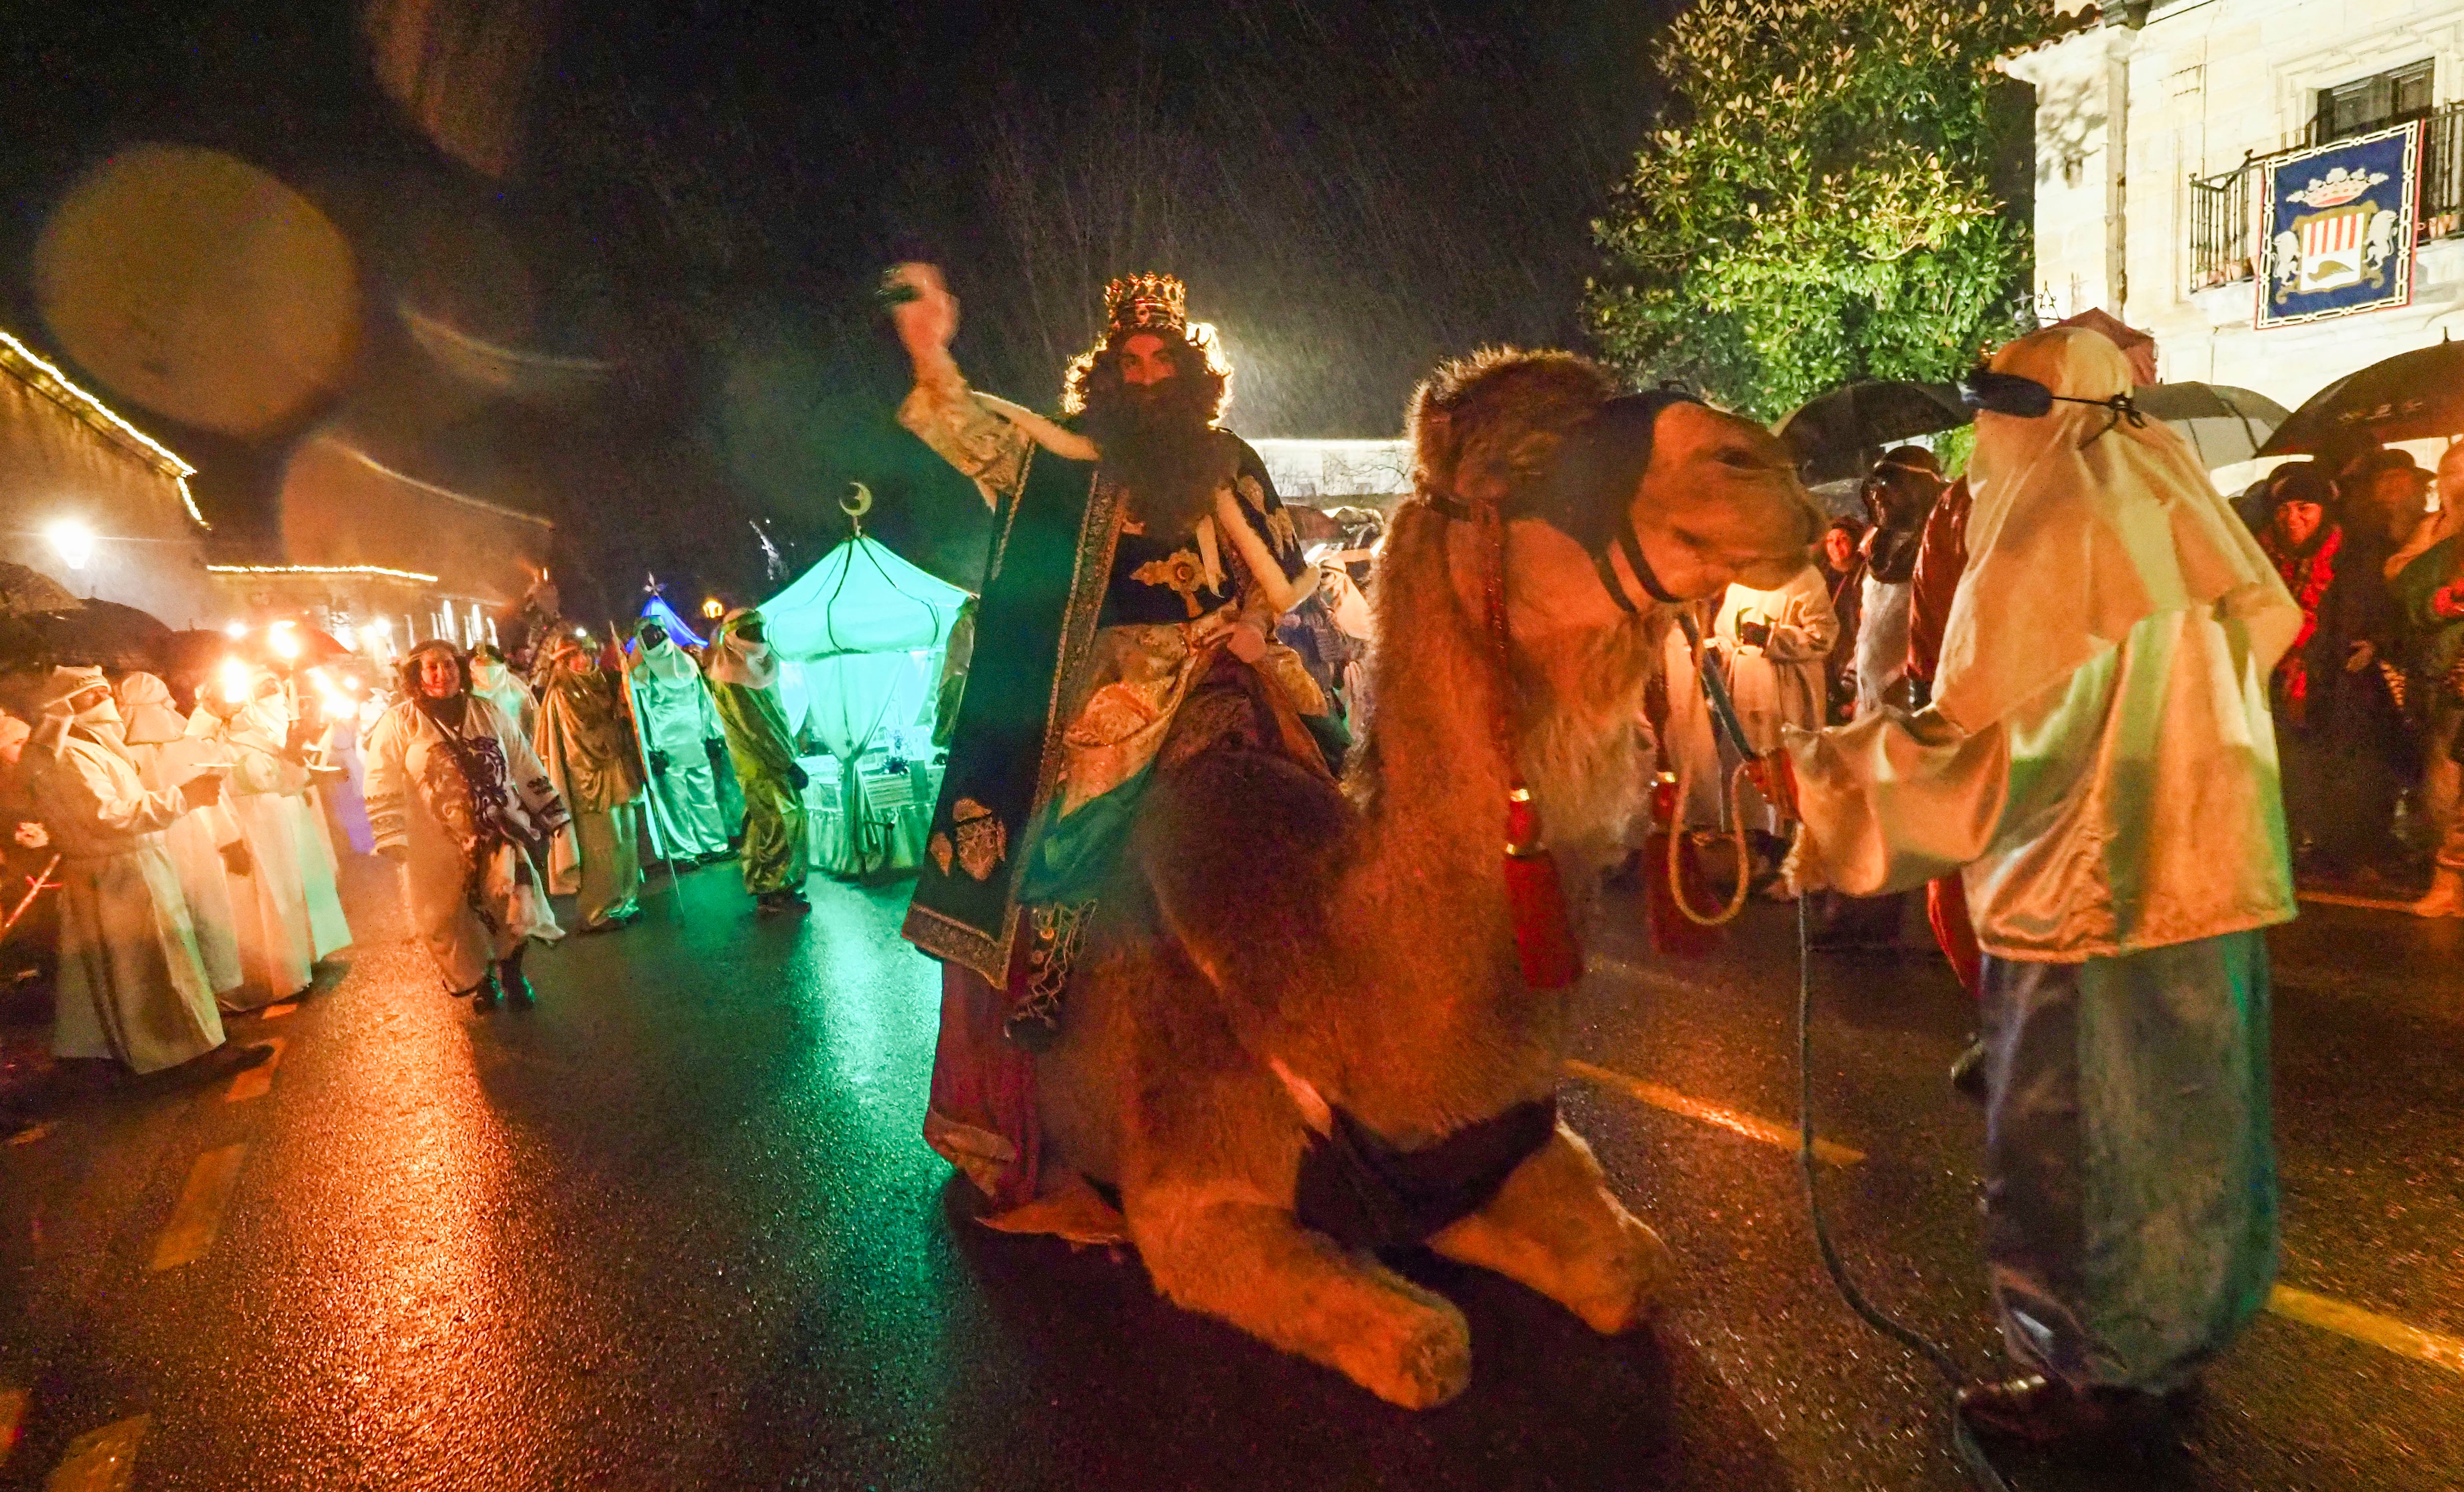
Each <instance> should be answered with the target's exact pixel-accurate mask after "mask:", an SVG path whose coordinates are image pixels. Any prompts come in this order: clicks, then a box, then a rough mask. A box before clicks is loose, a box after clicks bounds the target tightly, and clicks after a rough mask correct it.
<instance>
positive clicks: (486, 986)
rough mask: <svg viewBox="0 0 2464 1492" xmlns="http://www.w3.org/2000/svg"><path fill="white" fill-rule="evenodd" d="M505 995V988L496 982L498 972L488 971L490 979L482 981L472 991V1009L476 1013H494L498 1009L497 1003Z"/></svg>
mask: <svg viewBox="0 0 2464 1492" xmlns="http://www.w3.org/2000/svg"><path fill="white" fill-rule="evenodd" d="M503 994H504V987H503V986H502V985H500V984H498V983H497V982H496V971H495V969H489V970H488V977H487V978H485V979H482V980H480V981H479V983H478V985H477V986H476V987H475V988H474V989H473V990H472V991H471V1008H472V1009H473V1010H474V1011H493V1010H495V1008H496V1001H497V1000H498V999H499V998H500V997H501V996H502V995H503Z"/></svg>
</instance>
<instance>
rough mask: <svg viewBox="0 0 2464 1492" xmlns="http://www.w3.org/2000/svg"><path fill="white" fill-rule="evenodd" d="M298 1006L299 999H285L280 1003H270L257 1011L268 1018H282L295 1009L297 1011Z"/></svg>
mask: <svg viewBox="0 0 2464 1492" xmlns="http://www.w3.org/2000/svg"><path fill="white" fill-rule="evenodd" d="M298 1008H299V1002H298V1001H297V1000H285V1001H283V1002H282V1003H281V1004H279V1005H269V1006H267V1007H266V1008H265V1009H263V1010H261V1011H259V1012H257V1013H258V1014H259V1015H262V1016H264V1017H265V1018H266V1019H267V1020H280V1019H281V1018H282V1017H283V1016H285V1015H288V1014H290V1013H292V1012H293V1011H296V1010H297V1009H298Z"/></svg>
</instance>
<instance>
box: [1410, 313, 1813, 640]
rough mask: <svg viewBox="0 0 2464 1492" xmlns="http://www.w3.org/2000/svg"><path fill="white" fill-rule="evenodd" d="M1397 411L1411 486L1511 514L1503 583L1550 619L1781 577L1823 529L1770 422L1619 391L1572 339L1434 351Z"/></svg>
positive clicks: (1606, 613)
mask: <svg viewBox="0 0 2464 1492" xmlns="http://www.w3.org/2000/svg"><path fill="white" fill-rule="evenodd" d="M1411 425H1412V429H1411V437H1412V441H1413V448H1414V459H1415V477H1416V478H1417V479H1418V482H1419V489H1420V490H1421V491H1423V492H1427V493H1433V494H1441V495H1445V496H1450V497H1452V498H1454V499H1457V500H1459V501H1465V502H1473V503H1489V502H1494V503H1496V504H1498V505H1499V506H1500V507H1501V508H1502V509H1503V510H1504V511H1505V512H1506V513H1507V514H1508V515H1509V516H1511V517H1513V518H1514V519H1516V520H1517V522H1516V523H1515V525H1514V538H1515V551H1516V559H1515V568H1516V570H1517V584H1516V590H1518V592H1520V593H1522V594H1524V595H1526V596H1537V597H1544V598H1546V599H1547V601H1548V604H1549V607H1550V610H1551V611H1552V612H1560V613H1562V615H1561V616H1560V619H1561V620H1562V621H1565V622H1569V623H1578V624H1579V623H1588V624H1590V625H1607V624H1610V623H1612V622H1614V621H1616V620H1617V619H1618V618H1619V617H1621V616H1623V615H1624V614H1626V612H1627V611H1628V610H1629V609H1630V608H1644V607H1648V606H1650V605H1651V604H1652V603H1653V602H1655V601H1689V600H1693V599H1696V598H1698V597H1703V596H1713V595H1717V594H1719V593H1720V592H1721V591H1722V590H1725V589H1726V588H1727V586H1728V584H1729V583H1730V582H1732V581H1736V582H1742V583H1744V584H1746V585H1749V586H1754V587H1758V588H1766V589H1768V588H1771V587H1774V586H1777V585H1780V584H1781V583H1783V582H1785V581H1786V580H1788V579H1789V578H1790V577H1791V576H1793V575H1794V574H1795V573H1796V572H1797V571H1798V570H1800V569H1802V568H1804V567H1805V564H1806V561H1807V553H1808V549H1809V547H1810V546H1812V545H1813V544H1814V542H1815V538H1816V537H1817V536H1818V535H1819V534H1820V533H1821V530H1822V521H1823V520H1822V514H1821V512H1820V510H1819V509H1817V508H1816V507H1815V504H1814V501H1813V500H1812V499H1811V498H1810V497H1808V496H1807V495H1806V491H1805V488H1804V487H1803V485H1801V484H1800V483H1799V482H1798V481H1797V479H1796V471H1795V467H1794V464H1793V461H1792V460H1791V458H1790V457H1789V455H1788V452H1787V450H1786V448H1785V447H1783V446H1782V445H1781V444H1780V442H1779V441H1778V440H1777V439H1776V438H1775V437H1773V436H1772V435H1771V434H1770V433H1769V432H1767V431H1765V430H1763V429H1762V428H1761V427H1760V426H1758V425H1755V424H1753V423H1751V422H1749V421H1748V420H1745V419H1741V418H1739V417H1738V416H1736V415H1733V414H1727V413H1723V412H1720V411H1717V410H1714V409H1712V408H1710V407H1709V406H1707V405H1704V404H1699V403H1696V402H1694V401H1692V400H1690V399H1685V398H1683V397H1680V396H1676V395H1669V394H1628V395H1623V396H1619V395H1618V394H1617V388H1616V385H1615V384H1614V383H1613V382H1612V381H1611V380H1610V378H1609V376H1608V374H1607V373H1606V372H1605V371H1604V370H1602V369H1601V368H1600V367H1598V366H1597V365H1595V364H1593V363H1591V362H1589V361H1587V360H1585V359H1582V358H1579V357H1576V356H1574V355H1573V354H1572V353H1567V352H1518V351H1513V350H1510V349H1492V350H1489V351H1485V352H1482V353H1479V354H1476V355H1474V356H1472V357H1469V358H1465V359H1462V360H1459V361H1456V362H1452V363H1448V364H1446V365H1444V366H1442V367H1440V368H1439V369H1438V370H1437V371H1436V372H1435V373H1432V374H1431V375H1430V376H1429V377H1428V379H1427V380H1426V381H1424V382H1423V383H1422V384H1421V385H1420V388H1419V392H1418V393H1417V394H1416V395H1415V396H1414V398H1413V401H1412V417H1411ZM1612 587H1614V588H1615V589H1614V590H1612V589H1611V588H1612ZM1621 602H1622V603H1623V604H1621Z"/></svg>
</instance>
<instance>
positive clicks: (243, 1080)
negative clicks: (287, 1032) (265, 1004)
mask: <svg viewBox="0 0 2464 1492" xmlns="http://www.w3.org/2000/svg"><path fill="white" fill-rule="evenodd" d="M254 1044H255V1045H257V1046H270V1047H272V1048H274V1055H273V1056H271V1057H269V1058H266V1059H265V1060H264V1061H261V1062H259V1063H257V1064H256V1065H255V1066H254V1067H252V1068H250V1069H249V1070H248V1071H246V1072H244V1073H242V1074H240V1075H239V1076H238V1077H236V1078H233V1079H232V1080H231V1091H230V1092H229V1093H226V1094H224V1095H223V1102H226V1103H239V1102H245V1101H247V1100H249V1099H261V1098H263V1097H265V1096H266V1095H267V1094H269V1093H271V1092H273V1091H274V1069H275V1066H276V1065H278V1064H279V1063H280V1062H281V1060H282V1045H283V1043H282V1038H281V1037H280V1036H268V1037H266V1038H265V1039H264V1040H263V1041H259V1042H256V1043H254Z"/></svg>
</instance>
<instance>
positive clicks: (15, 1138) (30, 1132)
mask: <svg viewBox="0 0 2464 1492" xmlns="http://www.w3.org/2000/svg"><path fill="white" fill-rule="evenodd" d="M51 1132H52V1126H51V1125H27V1126H26V1127H25V1128H23V1129H20V1130H18V1131H17V1132H16V1133H15V1134H12V1135H11V1136H10V1137H9V1143H10V1144H11V1146H19V1145H32V1144H33V1143H34V1142H35V1141H37V1140H39V1139H41V1138H42V1137H43V1136H45V1135H47V1134H50V1133H51Z"/></svg>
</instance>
